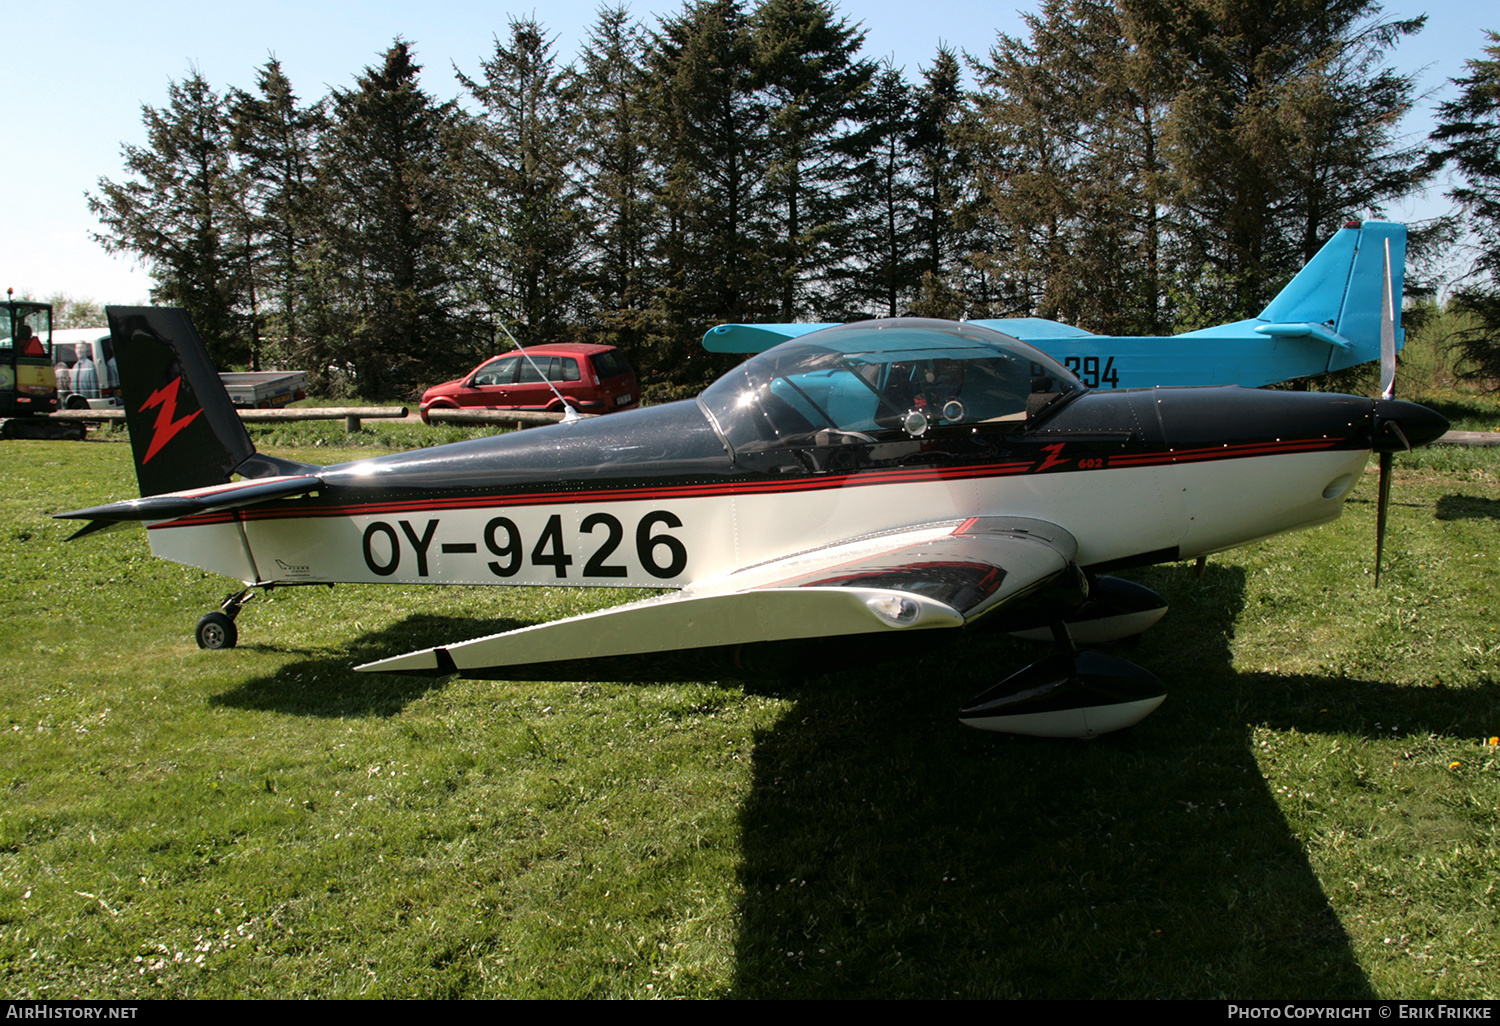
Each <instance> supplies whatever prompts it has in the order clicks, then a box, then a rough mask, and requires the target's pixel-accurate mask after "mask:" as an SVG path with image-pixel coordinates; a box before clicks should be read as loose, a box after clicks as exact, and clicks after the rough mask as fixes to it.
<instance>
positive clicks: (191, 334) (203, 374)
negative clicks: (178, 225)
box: [106, 306, 255, 496]
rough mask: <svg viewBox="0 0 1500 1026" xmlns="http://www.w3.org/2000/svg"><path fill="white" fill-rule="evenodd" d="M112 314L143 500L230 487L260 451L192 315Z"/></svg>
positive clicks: (158, 311) (123, 309) (149, 310)
mask: <svg viewBox="0 0 1500 1026" xmlns="http://www.w3.org/2000/svg"><path fill="white" fill-rule="evenodd" d="M106 313H107V314H108V317H109V331H110V336H111V338H112V339H113V342H114V349H115V360H116V363H117V365H118V366H119V371H120V393H121V398H122V399H123V401H124V404H125V423H126V425H127V426H128V427H129V429H130V448H131V451H132V452H133V454H134V456H135V474H136V480H137V481H138V482H139V483H140V488H141V494H142V495H143V496H147V495H161V494H163V493H165V492H177V491H183V490H185V489H190V488H204V487H208V486H210V485H219V484H226V483H228V481H229V479H230V474H231V473H233V472H234V470H235V469H236V468H238V467H239V466H240V465H241V464H243V463H244V462H245V461H246V460H247V459H249V458H250V457H251V456H253V455H255V446H254V444H253V443H252V442H251V441H250V435H249V433H248V432H247V431H246V430H245V426H244V425H243V424H242V423H240V418H239V414H238V413H237V412H235V409H234V404H233V403H232V402H231V401H230V399H229V393H228V392H226V391H225V390H224V385H223V382H221V381H220V380H219V374H218V371H217V370H215V369H214V365H213V362H212V361H211V360H210V359H209V357H208V350H207V349H206V348H205V347H204V345H203V340H202V339H201V338H199V336H198V332H197V329H195V328H194V327H193V321H192V318H190V317H189V316H188V314H187V311H185V310H180V309H176V308H171V307H148V306H111V307H108V308H107V310H106Z"/></svg>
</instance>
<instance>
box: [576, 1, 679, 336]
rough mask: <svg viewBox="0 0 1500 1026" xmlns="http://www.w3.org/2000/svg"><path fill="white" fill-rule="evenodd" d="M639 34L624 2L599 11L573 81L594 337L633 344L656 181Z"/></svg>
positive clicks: (652, 234)
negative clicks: (595, 328)
mask: <svg viewBox="0 0 1500 1026" xmlns="http://www.w3.org/2000/svg"><path fill="white" fill-rule="evenodd" d="M645 54H646V34H645V32H644V31H643V30H642V29H641V28H640V27H639V26H638V25H635V24H632V23H631V22H630V20H629V13H628V12H627V11H626V9H625V8H624V7H615V8H605V9H603V10H601V11H600V12H599V20H598V21H597V22H596V23H595V26H594V29H593V32H592V33H591V34H590V36H589V39H588V41H587V43H586V44H585V46H584V50H583V53H582V55H581V63H582V66H581V68H580V69H579V71H578V72H577V74H576V75H575V77H574V79H573V88H574V89H575V91H576V93H577V97H578V100H577V102H578V114H579V117H580V120H581V124H582V137H581V146H580V154H579V166H580V171H581V178H580V184H581V186H582V194H583V196H584V208H585V217H586V221H587V225H588V231H587V238H588V239H590V240H591V246H590V257H589V267H590V269H591V274H590V283H589V287H590V291H591V294H592V299H593V303H592V306H593V310H594V317H595V318H596V319H597V321H598V324H599V326H600V334H599V338H600V341H605V342H608V343H609V344H612V345H617V346H620V347H622V348H624V349H625V350H626V351H627V352H629V351H633V350H635V349H637V348H638V347H639V346H640V345H641V343H642V341H643V340H644V338H645V336H646V333H647V331H648V330H649V324H650V313H649V311H650V309H651V292H652V285H653V276H652V273H651V270H652V269H651V266H650V262H649V256H650V252H651V250H652V247H653V246H654V244H655V242H656V235H657V232H658V230H659V223H660V218H659V212H658V210H657V207H656V204H655V202H654V196H655V194H656V192H657V190H658V189H659V187H660V177H659V175H658V170H659V169H658V167H657V165H656V164H655V163H654V162H653V161H652V159H651V155H652V147H651V145H650V116H651V111H650V97H649V86H650V83H649V79H648V76H647V73H646V69H645Z"/></svg>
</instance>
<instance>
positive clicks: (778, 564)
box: [358, 517, 1076, 679]
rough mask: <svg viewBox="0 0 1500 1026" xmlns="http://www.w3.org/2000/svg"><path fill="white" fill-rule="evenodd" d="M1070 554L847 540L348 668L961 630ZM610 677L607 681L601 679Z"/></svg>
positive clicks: (546, 659) (919, 534)
mask: <svg viewBox="0 0 1500 1026" xmlns="http://www.w3.org/2000/svg"><path fill="white" fill-rule="evenodd" d="M1075 550H1076V543H1075V542H1074V540H1073V537H1072V536H1071V535H1069V534H1068V533H1067V532H1066V531H1064V530H1062V529H1061V528H1059V527H1057V526H1056V525H1053V524H1048V523H1045V522H1042V521H1038V520H1030V519H1025V518H1018V517H976V518H971V519H969V520H963V521H949V522H945V523H940V524H931V525H924V526H923V527H920V528H915V529H912V530H908V531H901V532H896V533H892V534H884V535H877V536H872V537H869V538H862V539H853V540H851V541H848V542H844V543H841V544H839V545H833V546H827V547H824V548H820V549H815V550H812V551H809V552H804V553H797V554H794V555H791V556H788V557H786V558H784V559H779V560H776V561H774V562H770V563H765V564H761V565H760V566H756V567H751V568H747V569H745V570H742V571H738V572H736V573H733V574H727V575H725V576H723V577H720V578H716V579H714V580H710V581H705V582H702V583H700V584H696V585H693V586H692V587H690V588H687V589H684V590H683V591H681V592H677V593H674V594H668V595H661V596H658V597H656V598H651V599H646V600H644V601H641V602H634V603H630V604H628V605H624V606H616V607H614V608H611V609H605V610H601V611H599V612H596V613H588V614H585V615H583V616H576V617H571V618H569V619H566V620H557V621H554V622H552V623H544V624H536V625H533V626H530V627H523V628H520V629H519V630H514V631H509V632H506V633H502V634H493V635H490V636H488V637H484V638H477V639H475V640H473V641H466V642H462V643H459V644H455V645H448V646H442V647H439V648H432V649H425V650H421V651H417V652H411V653H408V654H406V655H402V656H397V657H395V658H392V659H384V660H380V661H378V662H373V663H367V664H365V665H363V666H360V667H358V669H360V670H368V671H375V672H383V673H409V674H420V675H438V674H449V673H469V674H472V675H475V676H484V677H501V678H504V677H505V676H506V674H505V672H504V668H506V667H515V668H516V674H517V675H518V676H525V679H531V677H533V676H536V675H537V674H538V671H537V667H538V665H542V664H549V663H566V664H568V665H569V666H578V665H582V664H586V663H591V662H595V663H596V662H598V661H604V660H622V659H623V660H628V659H630V658H631V657H641V656H647V655H659V654H662V653H682V654H686V653H691V652H696V651H704V652H708V651H714V652H723V651H725V650H729V649H733V648H735V647H736V646H761V645H764V644H765V643H776V642H806V641H808V640H809V639H820V638H850V637H858V636H866V635H880V634H887V635H888V634H891V633H894V632H909V631H914V630H915V631H922V630H927V629H932V628H942V627H961V626H963V625H964V624H965V623H968V622H972V621H973V620H975V619H977V618H979V617H980V616H983V615H985V614H986V613H988V612H991V611H992V610H994V609H996V608H999V607H1000V606H1001V605H1003V604H1004V603H1006V602H1008V601H1012V600H1014V599H1016V598H1019V597H1022V596H1024V595H1026V594H1028V593H1030V592H1031V591H1033V590H1035V589H1036V588H1038V587H1041V586H1042V585H1043V584H1045V583H1046V582H1047V581H1049V580H1051V579H1052V578H1053V577H1054V576H1056V575H1057V574H1058V573H1060V572H1062V571H1063V570H1064V569H1065V568H1066V567H1067V566H1068V564H1069V562H1070V561H1071V560H1072V558H1073V555H1074V552H1075ZM610 679H613V678H610Z"/></svg>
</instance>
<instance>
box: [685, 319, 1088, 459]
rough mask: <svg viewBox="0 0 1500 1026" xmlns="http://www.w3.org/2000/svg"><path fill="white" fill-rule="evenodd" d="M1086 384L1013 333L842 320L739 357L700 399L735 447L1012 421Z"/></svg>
mask: <svg viewBox="0 0 1500 1026" xmlns="http://www.w3.org/2000/svg"><path fill="white" fill-rule="evenodd" d="M1082 391H1084V387H1083V385H1082V384H1080V383H1079V381H1078V379H1077V378H1075V377H1074V376H1073V375H1072V374H1071V373H1070V372H1069V371H1067V370H1066V369H1065V368H1064V367H1063V366H1062V364H1060V363H1058V362H1057V361H1056V360H1054V359H1052V358H1051V357H1050V356H1047V355H1046V354H1045V353H1043V352H1042V351H1041V350H1039V349H1036V348H1034V347H1032V346H1029V345H1027V344H1026V343H1025V342H1022V341H1020V340H1019V339H1015V338H1011V337H1010V336H1009V335H1005V334H1002V333H1001V332H998V331H993V330H991V329H989V328H981V327H978V326H977V325H973V324H961V323H958V322H955V321H932V320H920V319H915V318H904V319H900V320H884V321H863V322H860V323H856V324H841V325H839V326H837V327H833V328H825V329H823V330H822V331H815V332H811V333H810V334H807V335H803V336H801V337H800V338H797V339H794V340H792V341H789V342H783V343H782V344H781V345H779V346H776V347H775V348H773V349H769V350H767V351H766V352H764V353H761V354H760V355H759V356H755V357H753V358H751V359H749V360H747V361H745V362H744V363H743V364H741V365H740V366H738V367H736V368H735V369H734V370H732V371H730V372H729V373H728V374H725V375H724V376H723V377H721V378H720V379H719V380H718V381H715V382H714V383H713V384H712V385H710V386H709V387H708V389H707V390H706V391H704V392H703V394H702V395H701V396H699V399H698V401H699V403H700V404H701V405H702V406H703V408H704V409H705V410H706V411H707V412H708V414H709V416H710V418H711V419H712V420H713V421H714V423H715V425H716V426H717V427H718V429H719V431H720V433H721V434H722V435H723V436H724V440H725V441H726V442H727V443H728V444H729V446H730V447H731V448H733V449H735V450H753V449H757V448H768V447H781V446H789V445H844V444H849V443H851V442H859V441H865V442H875V441H889V440H896V439H902V438H916V437H921V436H922V435H924V434H926V433H927V432H928V431H930V430H933V429H950V428H955V427H964V428H968V429H974V430H979V429H984V428H989V429H1001V430H1004V429H1011V430H1014V429H1017V428H1021V427H1024V426H1025V422H1026V420H1027V418H1028V416H1035V415H1036V414H1038V413H1040V412H1041V410H1042V409H1044V408H1051V407H1055V406H1056V405H1058V403H1059V401H1060V400H1062V399H1064V398H1066V397H1068V396H1070V395H1073V394H1075V393H1078V392H1082Z"/></svg>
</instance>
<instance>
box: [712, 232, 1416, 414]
mask: <svg viewBox="0 0 1500 1026" xmlns="http://www.w3.org/2000/svg"><path fill="white" fill-rule="evenodd" d="M1405 263H1406V226H1405V225H1401V224H1391V223H1388V222H1385V221H1365V222H1363V223H1360V222H1358V221H1352V222H1350V223H1348V224H1346V225H1345V226H1344V227H1343V228H1342V229H1340V230H1339V232H1338V233H1337V234H1335V235H1334V237H1333V238H1332V239H1330V240H1329V242H1328V244H1327V245H1325V246H1324V247H1323V248H1322V249H1321V250H1319V251H1318V253H1317V255H1315V256H1314V257H1313V258H1312V259H1311V260H1310V261H1308V263H1307V266H1305V267H1303V268H1302V270H1301V271H1300V272H1299V273H1298V274H1297V276H1296V277H1295V278H1293V279H1292V280H1291V282H1290V283H1289V284H1288V285H1287V286H1286V288H1284V289H1282V290H1281V293H1280V294H1279V295H1278V296H1277V297H1276V298H1275V299H1273V300H1271V302H1270V303H1269V304H1267V306H1266V308H1265V309H1264V310H1262V311H1261V312H1260V316H1258V317H1252V318H1250V319H1249V320H1244V321H1236V322H1234V323H1233V324H1221V325H1218V326H1217V327H1213V328H1201V329H1199V330H1198V331H1188V332H1184V333H1182V334H1181V335H1170V336H1161V337H1149V336H1108V335H1095V334H1093V333H1092V332H1088V331H1085V330H1083V329H1082V328H1078V327H1075V326H1073V325H1071V324H1061V323H1059V322H1057V321H1049V320H1045V319H1043V318H1040V317H1008V318H1003V319H999V320H976V321H971V322H969V323H971V324H975V325H978V326H980V327H984V328H990V329H993V330H995V331H999V332H1002V333H1004V334H1006V335H1009V336H1011V337H1012V338H1016V339H1020V340H1021V341H1022V342H1027V343H1030V344H1031V345H1033V346H1036V347H1037V348H1038V349H1040V350H1042V351H1043V352H1045V353H1047V354H1048V355H1049V356H1051V357H1052V358H1053V359H1055V360H1057V361H1059V362H1060V363H1062V364H1063V365H1065V366H1066V367H1067V368H1068V370H1070V371H1072V372H1073V374H1074V375H1075V376H1076V377H1078V379H1079V380H1080V381H1082V382H1083V384H1085V385H1087V386H1088V387H1089V388H1094V389H1117V388H1150V387H1152V386H1154V385H1193V386H1204V385H1243V386H1245V387H1247V388H1256V387H1259V386H1261V385H1270V384H1274V383H1276V382H1279V381H1291V380H1293V379H1295V378H1305V377H1309V376H1311V375H1314V374H1323V373H1326V372H1328V371H1336V370H1343V369H1344V368H1346V367H1354V366H1357V365H1358V364H1362V363H1370V362H1372V361H1375V360H1379V359H1381V327H1382V320H1383V316H1382V306H1383V305H1384V303H1385V302H1387V296H1394V297H1399V296H1400V295H1401V286H1402V279H1403V277H1404V273H1403V272H1404V269H1405ZM1387 267H1389V269H1390V270H1389V272H1387V270H1386V268H1387ZM1387 274H1389V292H1388V293H1387V292H1386V289H1387V280H1388V279H1387ZM1389 318H1390V319H1389V320H1388V321H1387V324H1386V327H1387V330H1388V331H1389V329H1390V328H1391V327H1392V326H1393V327H1394V341H1395V346H1396V348H1397V349H1400V348H1401V345H1402V341H1403V333H1402V330H1401V308H1400V305H1399V303H1394V304H1392V309H1391V313H1390V315H1389ZM828 327H832V325H830V324H721V325H718V326H717V327H714V328H710V329H709V331H708V332H707V334H705V335H704V336H703V347H704V348H705V349H707V350H708V351H709V352H713V353H759V352H764V351H765V350H767V349H769V348H771V347H772V346H774V345H778V344H780V343H782V342H785V341H787V340H788V339H792V338H797V337H799V336H802V335H806V334H808V333H809V332H813V331H819V330H821V329H823V328H828Z"/></svg>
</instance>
